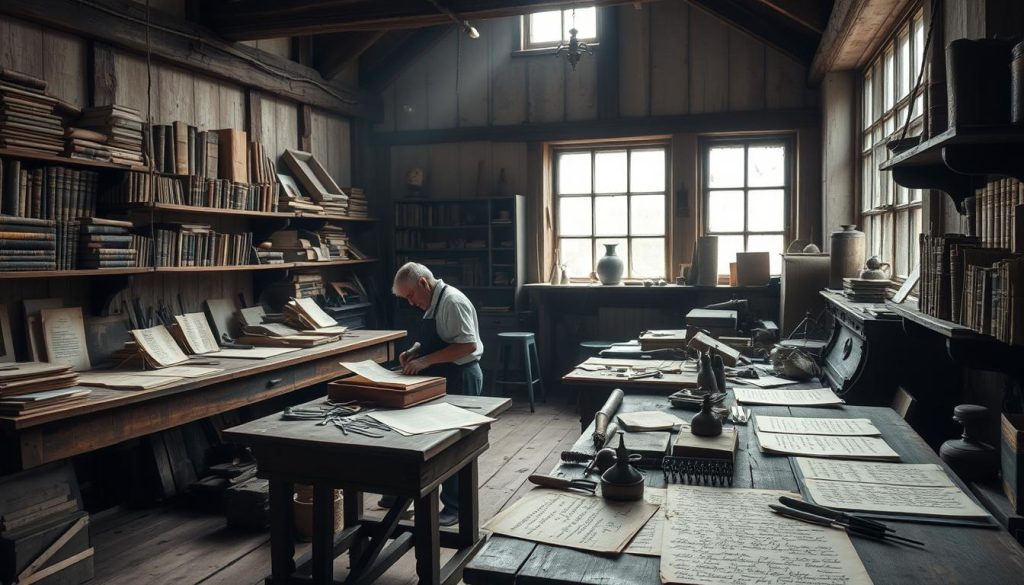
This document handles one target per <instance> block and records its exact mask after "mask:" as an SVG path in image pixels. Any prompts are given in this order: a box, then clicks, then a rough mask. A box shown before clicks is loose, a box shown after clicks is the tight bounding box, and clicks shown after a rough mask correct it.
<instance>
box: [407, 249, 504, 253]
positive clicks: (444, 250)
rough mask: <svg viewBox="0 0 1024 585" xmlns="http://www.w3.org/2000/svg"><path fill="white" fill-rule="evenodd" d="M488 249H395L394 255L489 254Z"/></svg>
mask: <svg viewBox="0 0 1024 585" xmlns="http://www.w3.org/2000/svg"><path fill="white" fill-rule="evenodd" d="M490 250H491V249H490V248H433V249H432V248H395V253H396V254H467V253H475V252H489V251H490Z"/></svg>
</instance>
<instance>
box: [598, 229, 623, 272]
mask: <svg viewBox="0 0 1024 585" xmlns="http://www.w3.org/2000/svg"><path fill="white" fill-rule="evenodd" d="M605 244H618V246H616V247H615V255H616V256H618V257H619V258H622V264H623V266H625V268H623V270H622V277H623V278H626V277H628V276H629V244H628V243H627V241H626V238H599V239H597V240H594V266H597V261H598V260H600V259H601V257H602V256H604V255H605V253H607V252H608V249H607V248H605V247H604V245H605Z"/></svg>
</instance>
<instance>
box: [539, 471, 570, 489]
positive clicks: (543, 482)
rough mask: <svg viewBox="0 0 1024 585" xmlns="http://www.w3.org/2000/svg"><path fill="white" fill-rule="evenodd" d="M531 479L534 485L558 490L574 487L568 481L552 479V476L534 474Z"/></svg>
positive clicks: (558, 478) (557, 478)
mask: <svg viewBox="0 0 1024 585" xmlns="http://www.w3.org/2000/svg"><path fill="white" fill-rule="evenodd" d="M529 479H530V483H534V484H537V485H539V486H542V487H549V488H555V489H556V490H567V489H569V488H570V487H572V484H570V482H569V480H568V479H563V478H561V477H551V476H550V475H544V474H541V473H534V474H533V475H531V476H530V478H529Z"/></svg>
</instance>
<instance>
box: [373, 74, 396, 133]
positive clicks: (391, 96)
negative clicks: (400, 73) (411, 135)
mask: <svg viewBox="0 0 1024 585" xmlns="http://www.w3.org/2000/svg"><path fill="white" fill-rule="evenodd" d="M380 98H381V102H382V103H383V104H384V112H383V114H384V117H383V118H382V119H381V121H380V122H377V123H376V124H374V126H373V129H374V130H375V131H377V132H390V131H392V130H394V129H395V84H394V83H389V84H388V85H387V87H385V88H384V89H382V90H381V92H380Z"/></svg>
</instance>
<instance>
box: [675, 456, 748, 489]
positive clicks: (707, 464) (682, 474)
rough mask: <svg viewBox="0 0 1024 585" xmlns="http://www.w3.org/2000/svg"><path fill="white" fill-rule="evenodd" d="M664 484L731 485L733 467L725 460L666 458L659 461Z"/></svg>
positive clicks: (730, 462)
mask: <svg viewBox="0 0 1024 585" xmlns="http://www.w3.org/2000/svg"><path fill="white" fill-rule="evenodd" d="M661 469H662V472H663V473H664V474H665V482H666V483H686V484H691V485H693V484H704V485H721V486H724V485H726V484H728V485H732V480H733V475H734V473H735V466H734V465H733V462H732V461H728V460H726V459H701V458H699V457H674V456H667V457H664V458H662V460H661Z"/></svg>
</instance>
